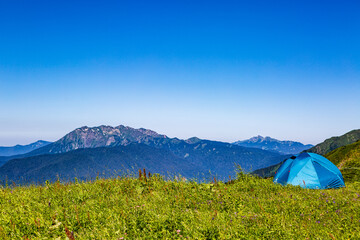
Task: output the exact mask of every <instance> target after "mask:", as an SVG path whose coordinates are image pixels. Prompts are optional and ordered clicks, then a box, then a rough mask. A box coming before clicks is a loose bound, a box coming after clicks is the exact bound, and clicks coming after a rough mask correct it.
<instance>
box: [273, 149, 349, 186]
mask: <svg viewBox="0 0 360 240" xmlns="http://www.w3.org/2000/svg"><path fill="white" fill-rule="evenodd" d="M274 183H280V184H282V185H286V184H291V185H299V186H301V187H303V188H312V189H325V188H339V187H345V183H344V179H343V176H342V175H341V172H340V170H339V169H338V168H337V167H336V166H335V165H334V164H333V163H332V162H330V161H329V160H328V159H326V158H324V157H323V156H320V155H318V154H315V153H306V152H305V153H301V154H299V155H298V156H296V157H291V158H289V159H287V160H286V161H285V162H284V163H283V164H282V165H281V166H280V168H279V169H278V171H277V172H276V174H275V177H274Z"/></svg>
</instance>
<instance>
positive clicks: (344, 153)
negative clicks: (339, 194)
mask: <svg viewBox="0 0 360 240" xmlns="http://www.w3.org/2000/svg"><path fill="white" fill-rule="evenodd" d="M325 157H326V158H328V159H329V160H330V161H331V162H333V163H334V164H335V165H336V166H337V167H338V168H339V169H340V171H341V173H342V175H343V177H344V179H345V180H346V181H360V141H358V142H355V143H352V144H349V145H346V146H343V147H339V148H337V149H335V150H333V151H331V152H329V153H328V154H326V155H325Z"/></svg>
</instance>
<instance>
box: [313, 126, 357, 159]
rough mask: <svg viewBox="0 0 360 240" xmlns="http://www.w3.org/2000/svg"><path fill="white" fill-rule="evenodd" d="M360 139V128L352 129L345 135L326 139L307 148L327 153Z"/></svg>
mask: <svg viewBox="0 0 360 240" xmlns="http://www.w3.org/2000/svg"><path fill="white" fill-rule="evenodd" d="M359 140H360V129H357V130H352V131H350V132H348V133H345V134H344V135H341V136H338V137H332V138H328V139H326V140H325V141H324V142H322V143H320V144H317V145H316V146H314V147H312V148H310V149H308V150H307V152H312V153H317V154H321V155H325V154H327V153H329V152H331V151H332V150H334V149H336V148H339V147H342V146H346V145H348V144H351V143H354V142H357V141H359Z"/></svg>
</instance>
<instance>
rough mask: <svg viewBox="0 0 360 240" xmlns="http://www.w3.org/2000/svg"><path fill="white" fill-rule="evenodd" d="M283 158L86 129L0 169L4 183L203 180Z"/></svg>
mask: <svg viewBox="0 0 360 240" xmlns="http://www.w3.org/2000/svg"><path fill="white" fill-rule="evenodd" d="M284 157H285V156H283V155H281V154H279V153H276V152H271V151H266V150H262V149H256V148H247V147H242V146H238V145H234V144H230V143H224V142H217V141H209V140H202V139H198V138H190V139H187V140H181V139H178V138H169V137H167V136H166V135H161V134H158V133H156V132H154V131H151V130H147V129H143V128H140V129H134V128H131V127H126V126H122V125H120V126H118V127H110V126H99V127H93V128H89V127H81V128H78V129H75V130H74V131H72V132H70V133H69V134H67V135H65V136H64V137H63V138H61V139H59V140H58V141H56V142H54V143H51V144H48V145H47V146H44V147H41V148H38V149H36V150H34V151H32V152H29V153H26V154H22V155H16V156H10V157H2V158H0V160H3V161H7V162H6V163H5V164H4V165H3V166H2V167H0V179H1V180H2V181H4V180H6V179H7V180H10V179H11V180H14V181H19V180H20V179H23V180H24V179H25V182H36V181H42V180H44V179H48V180H54V179H55V177H56V176H60V177H63V179H71V178H74V177H77V178H83V179H87V178H93V177H94V176H95V175H96V174H98V173H99V172H100V173H101V172H102V173H103V175H104V176H110V175H111V174H114V172H115V171H117V172H118V171H121V172H122V173H124V172H127V171H130V172H133V173H135V172H136V171H137V170H138V168H146V169H148V170H150V171H152V172H158V173H162V174H165V175H166V174H167V173H174V174H175V173H180V174H182V175H183V176H185V177H187V178H194V177H196V178H199V175H202V176H204V177H209V176H217V177H219V178H222V179H225V178H226V179H228V177H229V176H233V177H234V176H235V169H236V164H238V165H240V166H241V167H242V168H243V169H244V170H246V171H251V170H255V169H258V168H261V167H264V166H269V165H273V164H275V163H278V162H280V161H282V160H283V159H284ZM75 170H76V171H75ZM168 175H170V174H168Z"/></svg>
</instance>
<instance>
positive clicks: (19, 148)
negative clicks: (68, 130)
mask: <svg viewBox="0 0 360 240" xmlns="http://www.w3.org/2000/svg"><path fill="white" fill-rule="evenodd" d="M50 143H51V142H47V141H42V140H39V141H36V142H34V143H31V144H28V145H16V146H13V147H0V156H12V155H18V154H25V153H28V152H31V151H33V150H35V149H38V148H41V147H43V146H46V145H48V144H50Z"/></svg>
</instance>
